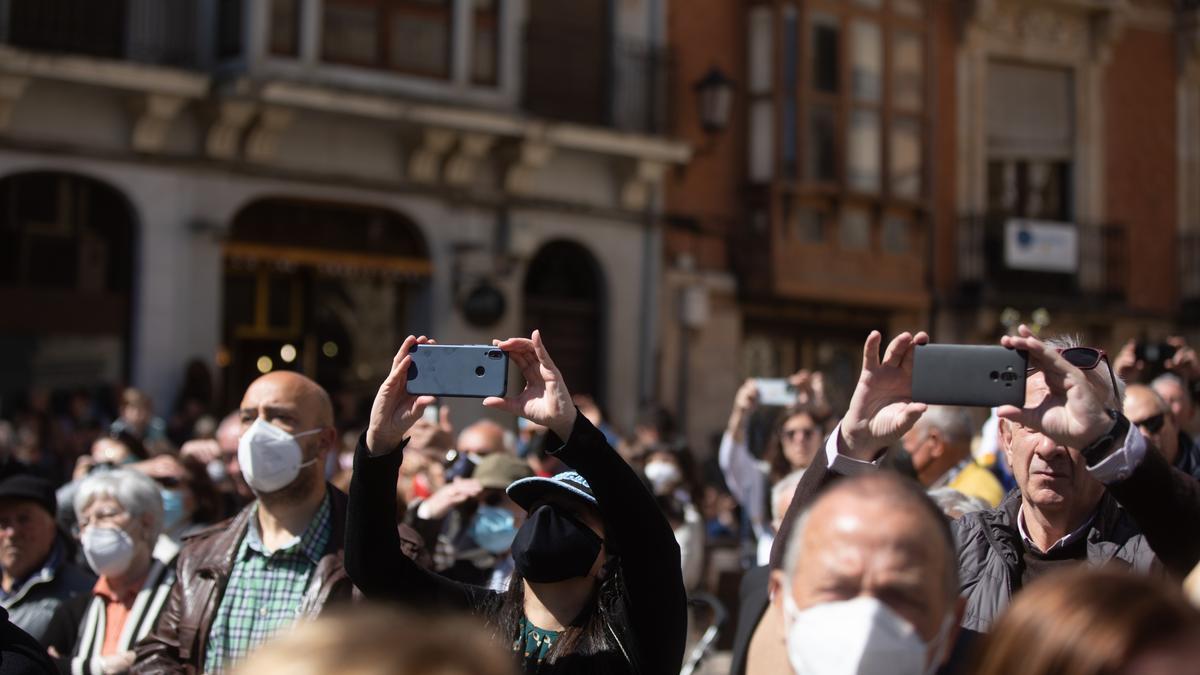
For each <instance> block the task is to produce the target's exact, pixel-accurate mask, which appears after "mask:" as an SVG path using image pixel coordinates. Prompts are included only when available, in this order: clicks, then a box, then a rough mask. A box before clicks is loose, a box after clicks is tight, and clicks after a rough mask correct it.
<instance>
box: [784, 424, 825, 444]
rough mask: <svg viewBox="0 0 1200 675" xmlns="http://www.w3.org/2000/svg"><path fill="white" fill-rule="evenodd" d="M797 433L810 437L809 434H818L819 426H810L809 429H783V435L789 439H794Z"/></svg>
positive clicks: (803, 436) (802, 436)
mask: <svg viewBox="0 0 1200 675" xmlns="http://www.w3.org/2000/svg"><path fill="white" fill-rule="evenodd" d="M796 434H799V435H800V437H801V438H808V437H809V436H816V435H817V428H816V427H808V428H807V429H784V430H783V437H784V438H786V439H788V440H789V441H790V440H792V439H794V438H795V437H796Z"/></svg>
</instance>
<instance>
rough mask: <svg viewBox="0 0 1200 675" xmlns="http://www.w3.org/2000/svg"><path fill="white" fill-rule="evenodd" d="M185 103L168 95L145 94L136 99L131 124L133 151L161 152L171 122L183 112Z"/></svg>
mask: <svg viewBox="0 0 1200 675" xmlns="http://www.w3.org/2000/svg"><path fill="white" fill-rule="evenodd" d="M186 101H187V99H185V98H184V97H182V96H172V95H170V94H145V95H144V96H140V97H138V98H137V99H136V101H135V104H134V114H135V115H136V119H135V120H134V123H133V139H132V141H131V142H132V145H133V149H134V150H136V151H138V152H145V153H150V154H156V153H159V152H162V149H163V146H164V145H165V144H166V142H167V132H168V131H170V129H171V122H173V121H174V120H175V118H176V117H178V116H179V111H180V110H183V104H184V103H185V102H186Z"/></svg>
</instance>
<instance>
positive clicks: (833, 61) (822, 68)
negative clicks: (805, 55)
mask: <svg viewBox="0 0 1200 675" xmlns="http://www.w3.org/2000/svg"><path fill="white" fill-rule="evenodd" d="M812 22H813V25H812V50H813V51H812V61H813V65H812V67H813V77H812V79H813V88H814V89H816V90H817V91H824V92H829V93H836V92H837V91H838V80H839V77H838V74H839V70H840V66H839V64H840V63H841V62H840V60H839V58H838V50H839V45H838V43H839V40H840V32H841V31H840V29H839V27H838V20H837V17H834V16H830V15H828V14H819V13H817V14H813V17H812Z"/></svg>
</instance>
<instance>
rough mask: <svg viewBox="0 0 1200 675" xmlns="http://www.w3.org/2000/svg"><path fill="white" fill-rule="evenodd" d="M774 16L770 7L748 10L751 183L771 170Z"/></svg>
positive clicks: (773, 159) (772, 147) (773, 106)
mask: <svg viewBox="0 0 1200 675" xmlns="http://www.w3.org/2000/svg"><path fill="white" fill-rule="evenodd" d="M774 30H775V22H774V16H773V15H772V13H771V8H770V7H766V6H757V7H754V8H752V9H751V10H750V20H749V33H750V34H749V36H748V40H747V43H748V49H749V54H748V55H747V63H748V64H749V69H750V72H749V73H748V78H747V79H748V83H749V84H748V93H749V96H750V142H749V158H748V159H749V174H750V175H749V178H750V180H751V181H752V182H764V181H769V180H771V177H772V176H773V175H774V173H775V171H774V168H775V103H774V100H773V99H772V93H773V92H774V89H775V69H774V60H773V59H774V55H775V50H774V40H773V39H772V38H773V34H774Z"/></svg>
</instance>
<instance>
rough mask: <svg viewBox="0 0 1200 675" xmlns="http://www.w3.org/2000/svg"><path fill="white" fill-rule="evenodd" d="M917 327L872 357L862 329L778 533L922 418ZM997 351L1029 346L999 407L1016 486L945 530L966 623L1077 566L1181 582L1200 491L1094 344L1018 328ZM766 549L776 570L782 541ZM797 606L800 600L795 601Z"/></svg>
mask: <svg viewBox="0 0 1200 675" xmlns="http://www.w3.org/2000/svg"><path fill="white" fill-rule="evenodd" d="M928 341H929V337H928V336H927V335H926V334H925V333H917V334H916V335H912V334H909V333H903V334H901V335H899V336H897V337H896V338H895V339H893V340H892V342H891V343H890V344H889V345H888V348H887V350H886V351H885V353H884V355H883V358H882V359H881V358H880V357H879V346H880V343H881V337H880V334H879V333H878V332H872V333H871V335H870V336H868V338H867V340H866V344H865V346H864V349H863V369H862V373H861V375H860V377H859V381H858V385H857V387H856V389H855V391H854V395H853V397H852V398H851V401H850V406H849V409H848V410H847V412H846V415H845V417H843V418H842V421H841V423H840V424H839V425H838V428H837V429H836V430H835V431H834V432H833V434H832V435H831V436H830V438H829V441H828V442H827V443H826V447H825V452H823V453H820V454H819V455H818V457H817V461H815V462H814V463H813V465H812V467H810V468H809V470H808V472H807V473H806V474H805V476H804V478H803V479H802V480H801V482H800V485H799V486H798V487H797V490H796V496H795V498H794V500H793V502H792V506H791V507H790V509H789V510H788V514H787V516H786V517H785V519H784V523H783V525H782V526H781V528H780V529H781V532H788V533H790V532H792V529H793V525H794V524H795V522H796V520H797V518H798V516H799V515H800V514H801V513H802V512H803V511H804V510H805V508H806V507H807V506H808V505H809V504H811V503H812V501H813V499H814V497H815V495H816V494H817V493H818V492H819V491H820V490H821V489H822V488H823V487H824V486H825V485H827V484H829V483H830V482H831V481H833V480H834V479H836V478H837V477H838V476H846V475H854V474H861V473H864V472H873V471H876V470H878V468H879V458H880V457H881V456H882V454H883V452H884V450H885V449H886V448H887V447H888V446H890V445H892V444H894V443H896V442H898V441H899V440H900V439H901V437H902V436H903V435H904V434H905V433H907V432H908V431H909V430H910V429H911V428H912V427H913V426H914V424H916V422H917V420H918V419H920V417H921V416H922V414H923V413H924V412H925V410H926V405H925V404H923V403H917V402H914V401H913V400H912V373H913V351H914V347H915V346H916V345H919V344H925V343H927V342H928ZM1001 344H1002V345H1003V346H1004V347H1007V348H1010V349H1017V350H1023V351H1025V352H1027V354H1028V359H1029V366H1030V374H1029V375H1028V378H1027V381H1026V395H1025V404H1024V406H1022V407H1017V406H1013V405H1008V406H1002V407H1001V408H1000V409H999V410H998V415H999V417H1000V418H1001V445H1002V448H1003V450H1004V452H1005V455H1006V457H1007V458H1008V460H1009V463H1010V465H1011V466H1012V467H1013V471H1014V474H1015V476H1016V479H1017V483H1018V487H1019V490H1018V491H1016V492H1014V493H1012V494H1010V495H1009V496H1008V497H1007V498H1006V499H1005V500H1004V502H1003V503H1001V504H1000V506H999V507H998V508H995V509H992V510H988V511H980V512H975V513H971V514H967V515H965V516H963V517H962V518H961V519H960V520H958V521H955V522H954V523H953V524H952V526H953V530H954V536H955V540H956V544H957V548H958V564H959V570H958V571H959V576H960V578H961V584H962V594H963V596H964V600H965V602H966V607H965V612H964V614H963V619H962V627H963V628H965V629H967V630H968V631H975V632H986V631H988V630H989V629H990V627H991V626H992V623H993V622H994V620H995V619H996V617H997V616H998V615H999V614H1000V612H1001V611H1002V610H1003V609H1004V608H1005V607H1006V606H1007V605H1008V602H1009V600H1010V597H1011V595H1012V593H1014V592H1018V591H1019V590H1020V589H1021V588H1022V587H1023V586H1024V585H1025V584H1028V583H1029V582H1030V581H1032V580H1033V579H1034V578H1037V577H1038V576H1041V575H1042V574H1044V573H1046V572H1049V571H1051V570H1054V569H1058V568H1061V567H1067V566H1071V565H1076V564H1081V563H1083V564H1088V565H1090V566H1104V565H1109V564H1116V565H1119V566H1121V567H1124V568H1128V569H1134V570H1138V571H1147V572H1148V571H1154V570H1158V569H1160V568H1161V567H1166V568H1167V570H1169V571H1170V572H1172V573H1175V574H1178V575H1179V576H1180V577H1182V576H1184V575H1186V574H1187V572H1188V571H1189V570H1190V569H1191V568H1192V567H1193V566H1194V565H1195V564H1196V562H1197V561H1198V560H1200V485H1198V484H1197V482H1196V481H1195V480H1193V479H1192V478H1191V477H1190V476H1187V475H1185V474H1183V473H1182V472H1179V471H1178V470H1176V469H1173V468H1171V467H1170V466H1169V465H1168V464H1167V463H1166V461H1165V460H1164V459H1163V458H1162V456H1161V455H1160V454H1159V453H1158V452H1151V451H1149V450H1150V449H1151V448H1149V447H1148V443H1147V441H1146V439H1145V438H1144V437H1143V436H1142V435H1141V434H1140V433H1138V430H1137V429H1136V428H1135V427H1133V426H1132V425H1130V423H1129V420H1128V419H1126V418H1125V417H1124V415H1122V414H1121V412H1120V410H1121V399H1122V394H1123V392H1122V391H1121V388H1122V385H1121V384H1120V383H1118V382H1117V380H1116V378H1115V377H1114V376H1113V375H1112V372H1111V370H1110V368H1109V365H1108V362H1107V358H1106V357H1105V355H1104V353H1103V352H1102V351H1100V350H1096V349H1091V348H1088V347H1081V346H1079V345H1076V344H1071V343H1070V342H1065V341H1050V340H1047V341H1043V340H1039V339H1038V338H1036V337H1035V336H1034V335H1033V333H1032V332H1031V331H1030V330H1029V328H1028V327H1026V326H1021V327H1020V329H1019V334H1018V335H1015V336H1005V337H1004V338H1002V340H1001ZM781 539H782V540H783V541H782V542H781V543H777V545H776V547H775V549H774V550H773V551H772V563H773V565H774V566H778V565H779V564H780V561H781V559H782V556H783V547H784V546H785V545H786V538H784V537H781ZM801 609H803V608H801Z"/></svg>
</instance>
